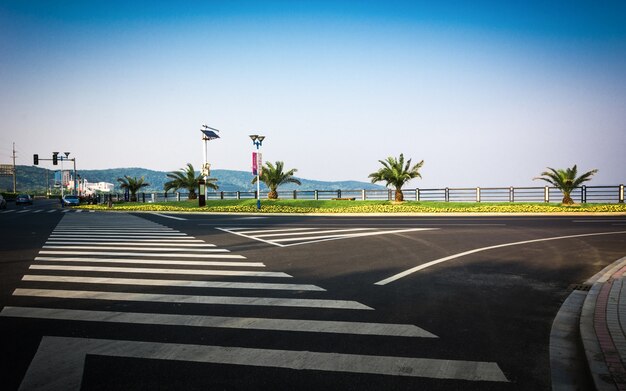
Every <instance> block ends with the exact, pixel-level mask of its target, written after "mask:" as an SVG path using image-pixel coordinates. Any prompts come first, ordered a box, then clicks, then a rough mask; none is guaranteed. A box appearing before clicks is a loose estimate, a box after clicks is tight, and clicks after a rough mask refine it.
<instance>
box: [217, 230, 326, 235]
mask: <svg viewBox="0 0 626 391" xmlns="http://www.w3.org/2000/svg"><path fill="white" fill-rule="evenodd" d="M228 229H234V230H237V232H239V233H242V234H246V235H249V234H256V233H265V232H285V231H288V232H295V231H306V230H311V229H315V228H283V229H262V230H256V231H239V230H240V229H246V228H228Z"/></svg>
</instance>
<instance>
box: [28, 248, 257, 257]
mask: <svg viewBox="0 0 626 391" xmlns="http://www.w3.org/2000/svg"><path fill="white" fill-rule="evenodd" d="M206 251H208V250H206ZM39 254H42V255H45V254H47V255H106V256H120V257H167V258H237V259H245V258H246V257H244V256H243V255H233V254H187V253H135V252H133V253H127V252H109V251H56V250H41V251H39Z"/></svg>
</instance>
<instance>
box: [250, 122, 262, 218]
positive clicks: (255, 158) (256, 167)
mask: <svg viewBox="0 0 626 391" xmlns="http://www.w3.org/2000/svg"><path fill="white" fill-rule="evenodd" d="M250 138H251V139H252V144H254V145H255V146H256V149H257V152H253V153H252V174H254V175H256V208H257V209H261V170H262V166H263V159H262V158H261V153H260V152H258V150H259V147H260V146H261V145H263V140H265V136H259V135H258V134H251V135H250Z"/></svg>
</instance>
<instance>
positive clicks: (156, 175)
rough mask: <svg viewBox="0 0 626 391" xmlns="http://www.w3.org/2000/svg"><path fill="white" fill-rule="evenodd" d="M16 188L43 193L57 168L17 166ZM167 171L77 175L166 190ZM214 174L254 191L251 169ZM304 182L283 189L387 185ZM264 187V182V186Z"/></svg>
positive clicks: (9, 187)
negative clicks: (133, 180) (128, 180)
mask: <svg viewBox="0 0 626 391" xmlns="http://www.w3.org/2000/svg"><path fill="white" fill-rule="evenodd" d="M16 171H17V191H18V192H30V193H33V192H37V193H44V192H45V191H46V188H47V186H46V172H47V175H48V177H47V178H48V180H49V183H50V186H52V184H53V183H54V170H47V169H45V168H41V167H36V166H19V165H18V166H17V167H16ZM167 174H168V172H167V171H154V170H149V169H146V168H138V167H131V168H112V169H107V170H78V175H80V176H81V178H85V179H86V180H87V181H89V182H92V183H94V182H108V183H113V184H115V187H116V189H118V190H119V186H118V185H119V183H118V182H117V178H120V177H123V176H124V175H128V176H130V177H137V178H140V177H142V176H143V177H144V178H145V180H146V182H148V183H149V184H150V186H149V187H147V188H144V189H142V190H144V191H146V192H149V191H158V192H162V191H163V185H164V184H165V182H167V181H168V180H169V179H168V178H167ZM211 177H213V178H217V179H218V181H217V184H218V185H219V187H220V188H219V189H220V190H222V191H237V190H240V191H254V190H256V185H253V184H252V183H251V181H252V177H253V176H252V173H250V172H247V171H235V170H213V171H211ZM299 179H300V180H301V182H302V186H296V185H293V184H290V185H284V186H281V188H280V189H281V190H292V189H298V190H337V189H342V190H357V189H366V190H375V189H384V187H383V186H380V185H375V184H372V183H368V182H359V181H340V182H327V181H314V180H308V179H302V178H299ZM262 188H263V186H262ZM0 191H13V178H12V177H0Z"/></svg>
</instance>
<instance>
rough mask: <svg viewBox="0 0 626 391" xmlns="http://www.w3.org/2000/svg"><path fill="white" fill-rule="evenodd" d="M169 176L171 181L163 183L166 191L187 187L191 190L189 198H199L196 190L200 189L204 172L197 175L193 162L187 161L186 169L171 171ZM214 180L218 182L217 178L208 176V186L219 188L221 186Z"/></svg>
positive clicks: (214, 188)
mask: <svg viewBox="0 0 626 391" xmlns="http://www.w3.org/2000/svg"><path fill="white" fill-rule="evenodd" d="M167 177H168V178H170V179H171V181H167V182H165V184H164V185H163V189H164V190H165V192H166V193H167V192H168V191H170V190H172V189H174V190H178V189H187V190H188V191H189V196H188V199H190V200H195V199H196V198H197V195H196V190H197V189H198V181H199V180H200V179H202V178H203V177H202V174H198V175H197V176H196V171H195V170H194V169H193V165H192V164H191V163H187V168H186V169H185V168H181V169H180V171H172V172H170V173H169V174H167ZM212 182H217V179H216V178H207V181H206V186H207V187H208V188H210V189H213V190H216V189H218V188H219V186H217V185H216V184H215V183H212Z"/></svg>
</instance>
